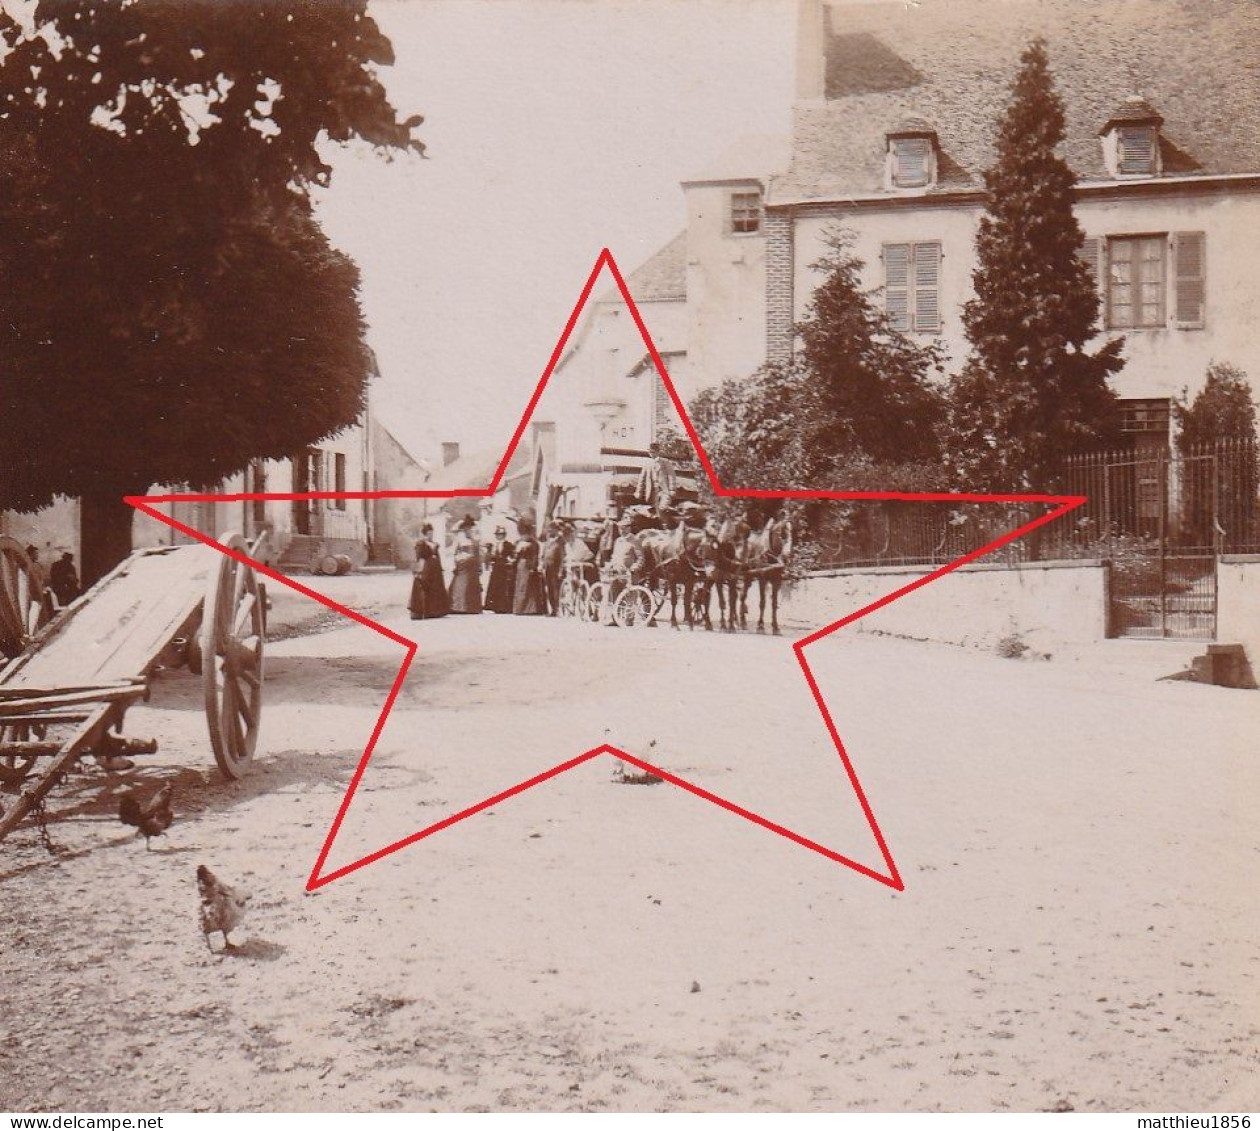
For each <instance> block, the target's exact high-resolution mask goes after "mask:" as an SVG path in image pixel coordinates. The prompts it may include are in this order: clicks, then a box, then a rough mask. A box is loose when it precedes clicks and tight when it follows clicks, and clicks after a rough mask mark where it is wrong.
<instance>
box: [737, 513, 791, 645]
mask: <svg viewBox="0 0 1260 1131" xmlns="http://www.w3.org/2000/svg"><path fill="white" fill-rule="evenodd" d="M791 560H792V523H791V521H790V520H788V519H786V518H783V519H779V518H776V517H775V516H774V515H771V516H770V517H768V518H767V519H766V522H765V525H764V526H763V527H762V528H761V529H760V530H757V531H754V532H753V533H752V534H750V535H749V536H748V547H747V555H746V557H745V560H744V591H743V595H742V597H741V611H742V612H744V613H745V614H746V611H747V608H748V590H749V589H751V588H752V583H753V582H754V581H756V582H757V596H758V598H759V609H758V614H757V631H758V632H765V630H766V624H765V621H766V591H767V589H768V590H769V591H770V629H771V631H772V632H773V633H774V634H775V635H776V636H778V635H779V590H780V589H781V588H782V586H783V577H784V574H785V572H786V570H787V566H788V564H789V562H791Z"/></svg>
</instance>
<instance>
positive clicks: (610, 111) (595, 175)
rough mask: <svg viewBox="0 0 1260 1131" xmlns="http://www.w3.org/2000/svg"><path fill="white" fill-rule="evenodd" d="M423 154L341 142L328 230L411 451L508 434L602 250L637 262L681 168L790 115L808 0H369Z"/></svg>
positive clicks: (390, 407) (679, 206)
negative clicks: (356, 279) (351, 280)
mask: <svg viewBox="0 0 1260 1131" xmlns="http://www.w3.org/2000/svg"><path fill="white" fill-rule="evenodd" d="M371 12H372V15H373V16H374V17H375V18H376V20H377V21H378V23H379V24H380V26H381V29H382V30H383V31H384V32H385V34H386V35H388V36H389V37H390V39H391V40H392V41H393V44H394V50H395V54H396V63H395V66H394V67H393V68H389V69H386V70H383V71H382V79H383V81H384V82H385V84H386V87H387V89H388V90H389V92H390V96H391V98H392V100H393V102H394V104H395V106H397V107H398V109H399V110H400V111H401V112H402V114H403V115H404V116H405V115H407V114H411V113H420V114H423V115H424V116H425V123H424V125H422V126H421V127H420V128H419V130H418V131H417V136H419V137H420V139H421V140H422V141H423V142H424V143H425V145H426V146H427V147H428V152H427V155H426V156H425V157H424V158H423V159H421V158H418V157H410V156H409V157H405V158H397V159H395V160H393V161H386V160H384V159H383V158H381V157H380V156H378V155H376V154H373V153H372V152H371V151H370V150H368V149H367V148H366V147H363V146H359V147H354V148H349V149H336V150H334V151H333V152H332V153H330V155H329V156H330V159H331V163H332V165H333V168H334V172H333V178H332V183H331V185H330V187H329V188H328V189H327V190H325V191H324V192H322V193H321V194H320V197H319V209H320V215H321V218H322V220H323V223H324V226H325V230H326V231H327V232H328V234H329V236H330V238H331V239H332V240H333V242H334V243H335V244H337V246H339V247H340V248H342V249H343V250H344V251H346V252H347V253H349V254H350V255H351V256H352V257H353V258H354V259H355V260H356V261H357V262H358V264H359V267H360V269H361V271H362V274H363V290H362V298H363V304H364V310H365V314H366V316H367V320H368V323H369V327H370V331H369V339H370V343H371V345H372V346H373V348H374V349H375V350H376V353H377V357H378V360H379V362H380V367H381V371H382V377H381V380H380V381H379V382H378V383H377V384H376V386H375V387H374V390H373V396H374V404H375V408H376V411H377V414H378V417H379V418H380V419H381V421H382V423H384V424H385V425H386V427H388V428H389V429H390V430H391V431H392V432H393V433H394V434H395V435H396V436H397V437H398V438H399V439H400V440H401V441H402V442H403V443H404V444H405V445H406V446H408V447H409V448H410V449H411V450H412V452H413V454H414V455H416V456H419V457H421V458H426V459H435V458H436V457H437V454H438V451H439V444H440V442H441V441H443V440H457V441H459V442H460V443H461V445H462V446H463V450H464V451H465V452H469V451H474V450H478V449H481V448H487V447H494V446H504V445H506V443H507V440H508V438H509V437H510V435H511V432H512V429H513V428H514V426H515V424H516V423H517V421H518V420H519V419H520V415H521V413H522V411H523V410H524V407H525V404H526V402H527V401H528V399H529V395H530V393H531V392H532V391H533V388H534V386H535V384H536V383H537V381H538V379H539V377H540V376H541V375H542V372H543V370H544V368H545V366H546V362H547V360H548V358H549V357H550V354H551V351H552V349H553V347H554V346H555V343H556V340H557V338H558V337H559V334H560V332H561V330H562V329H563V327H564V323H565V321H566V320H567V318H568V316H569V314H570V312H571V311H572V309H573V305H574V303H575V302H576V300H577V297H578V295H579V293H580V291H581V288H582V286H583V284H584V283H585V281H586V277H587V275H588V274H589V272H590V270H591V268H592V266H593V265H594V262H595V259H596V257H597V256H598V254H599V252H600V249H601V248H603V247H605V246H607V247H609V248H610V249H611V251H612V253H613V256H614V257H615V258H616V260H617V263H618V265H619V266H620V267H621V269H622V271H623V272H624V273H627V274H628V273H629V272H630V271H631V270H633V269H634V268H635V267H636V266H638V264H639V263H641V262H642V261H643V260H645V259H647V258H648V257H649V256H650V255H651V254H652V253H653V252H654V251H656V250H657V248H659V247H660V246H661V245H663V244H664V243H666V242H667V241H668V240H669V239H671V238H672V237H673V236H674V235H675V234H677V232H678V231H680V230H681V229H682V227H683V225H684V220H685V210H684V201H683V194H682V190H681V189H680V188H679V184H678V182H679V181H680V180H682V179H684V178H686V177H688V176H690V175H694V174H695V173H696V172H697V171H699V170H701V169H703V168H704V167H705V165H706V164H708V163H709V162H710V161H711V160H712V159H713V158H714V157H715V156H716V155H717V154H719V153H720V152H721V151H722V150H724V149H726V148H727V147H728V146H729V145H730V144H732V143H733V142H735V141H736V140H738V138H740V137H741V136H742V135H745V134H767V133H778V134H784V135H786V134H787V132H788V130H789V128H790V108H791V102H792V92H793V83H794V74H793V58H794V50H795V16H796V3H795V0H374V2H373V3H372V4H371Z"/></svg>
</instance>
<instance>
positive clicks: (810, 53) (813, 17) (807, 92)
mask: <svg viewBox="0 0 1260 1131" xmlns="http://www.w3.org/2000/svg"><path fill="white" fill-rule="evenodd" d="M826 73H827V12H826V11H825V10H824V6H823V0H797V7H796V101H797V102H819V101H821V100H822V99H823V98H825V97H826V86H825V83H826Z"/></svg>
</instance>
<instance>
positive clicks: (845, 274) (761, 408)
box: [690, 233, 943, 491]
mask: <svg viewBox="0 0 1260 1131" xmlns="http://www.w3.org/2000/svg"><path fill="white" fill-rule="evenodd" d="M815 269H816V270H819V271H822V272H825V276H824V279H823V281H822V283H821V284H820V285H819V287H818V289H817V290H816V291H815V292H814V295H813V297H812V299H811V301H810V304H809V307H808V308H807V310H806V315H805V318H804V319H803V321H802V322H801V324H800V325H799V326H798V327H797V332H798V334H799V335H800V339H801V349H800V351H799V353H798V354H797V355H796V356H795V357H794V358H793V359H792V360H791V361H789V362H784V363H771V364H767V365H765V366H763V367H762V368H761V369H759V370H758V371H757V372H756V373H754V374H753V375H752V376H750V377H748V378H737V379H731V380H728V381H725V382H724V383H722V384H721V385H719V386H716V387H713V388H710V389H706V390H704V391H703V392H701V393H700V394H699V396H697V397H696V398H695V400H694V401H693V402H692V405H691V409H690V411H691V414H692V420H693V422H694V423H695V426H696V430H697V432H698V433H699V435H700V438H701V440H702V442H703V443H704V446H705V450H706V451H707V452H708V454H709V456H710V457H711V458H712V460H713V464H714V467H715V468H716V469H717V472H718V475H719V477H720V478H721V480H722V482H723V483H724V484H726V485H727V486H733V487H757V488H764V489H767V490H832V491H838V490H869V489H890V488H891V489H901V490H927V489H930V488H928V487H923V486H919V484H922V483H924V482H932V483H933V484H934V485H939V483H938V481H939V479H940V473H939V471H938V470H936V469H935V468H934V467H933V465H934V463H935V462H936V461H937V459H938V455H939V451H938V448H937V446H936V426H937V423H938V421H939V418H940V416H941V412H942V407H943V405H942V398H941V395H940V393H939V391H938V389H937V387H936V386H935V385H934V383H933V381H932V375H933V373H934V372H938V371H939V369H940V355H939V352H938V350H937V349H936V347H935V346H933V345H927V346H924V345H920V344H919V343H917V342H916V341H915V340H914V339H913V338H911V337H910V336H909V335H906V334H903V333H901V332H899V331H897V330H896V329H894V328H893V327H892V326H891V325H890V323H889V320H888V317H887V315H886V314H885V313H884V311H883V309H882V307H881V306H880V305H879V304H878V303H877V302H876V301H875V296H874V293H873V292H870V291H864V290H863V289H862V287H861V284H860V278H859V274H860V270H861V262H860V261H859V260H858V259H857V258H856V257H855V256H854V255H853V254H852V251H851V237H850V236H849V235H847V234H845V233H837V234H835V235H833V236H832V237H831V240H830V250H829V253H828V254H827V255H826V256H825V257H824V258H823V259H822V260H820V261H819V262H818V263H817V264H815Z"/></svg>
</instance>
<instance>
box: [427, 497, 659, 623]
mask: <svg viewBox="0 0 1260 1131" xmlns="http://www.w3.org/2000/svg"><path fill="white" fill-rule="evenodd" d="M631 527H632V523H631V520H630V518H629V517H623V518H621V519H620V520H619V521H618V520H615V519H613V518H612V517H611V516H610V517H609V519H608V520H607V521H606V523H605V526H604V529H603V530H602V531H601V533H600V536H599V540H598V543H597V545H596V547H595V548H594V549H592V547H591V546H590V545H589V544H588V543H587V541H586V539H585V538H583V537H582V536H581V534H580V533H579V531H578V528H577V526H576V525H575V524H574V523H572V522H560V521H557V522H552V523H549V524H548V526H547V530H546V536H545V538H544V539H543V540H542V541H541V542H540V541H539V539H538V538H537V537H536V536H535V534H534V526H533V523H532V522H531V521H530V520H529V519H528V518H522V519H520V520H518V522H517V536H516V541H515V542H512V541H509V540H508V537H507V530H506V528H504V527H502V526H500V527H498V528H496V530H495V532H494V540H493V541H492V542H489V543H485V542H482V541H481V540H480V539H478V537H477V529H476V523H475V522H474V520H473V519H472V517H471V516H469V517H467V518H465V519H463V520H462V521H461V522H460V524H459V527H458V529H457V531H456V534H455V538H454V541H453V542H452V544H451V558H452V571H451V578H450V582H449V583H448V582H447V581H446V579H445V575H444V572H443V567H442V557H441V552H440V549H439V547H438V544H437V542H436V541H435V540H434V534H433V526H432V524H430V523H426V524H425V525H424V526H423V527H422V528H421V531H420V540H419V541H418V542H417V543H416V560H415V563H414V565H413V574H414V577H413V580H412V586H411V600H410V611H411V618H412V619H413V620H421V619H430V618H433V617H442V616H446V615H447V614H448V613H455V614H460V613H464V614H468V613H481V612H491V613H510V614H513V615H516V616H553V617H554V616H559V615H560V590H561V585H562V582H563V579H564V575H565V572H566V571H571V572H572V573H574V574H575V575H576V576H579V577H585V578H586V579H587V580H593V579H594V578H596V577H598V576H599V571H600V570H601V569H602V568H603V567H605V566H609V567H611V572H612V575H613V578H614V581H613V585H614V587H615V588H621V587H624V585H625V584H627V583H629V582H630V581H631V580H639V578H640V576H641V574H642V570H643V566H644V564H645V561H646V554H645V552H644V549H643V547H642V545H641V544H640V542H639V540H638V538H637V537H636V536H635V535H634V533H633V532H632V529H631ZM611 596H612V597H613V598H614V599H615V596H616V594H615V593H613V594H612V595H611Z"/></svg>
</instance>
